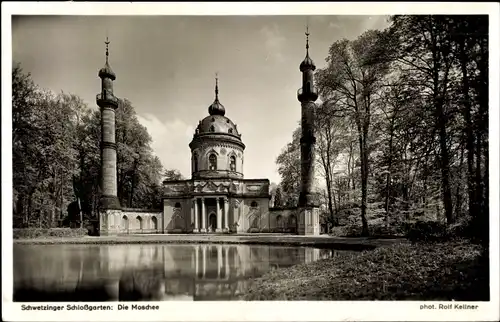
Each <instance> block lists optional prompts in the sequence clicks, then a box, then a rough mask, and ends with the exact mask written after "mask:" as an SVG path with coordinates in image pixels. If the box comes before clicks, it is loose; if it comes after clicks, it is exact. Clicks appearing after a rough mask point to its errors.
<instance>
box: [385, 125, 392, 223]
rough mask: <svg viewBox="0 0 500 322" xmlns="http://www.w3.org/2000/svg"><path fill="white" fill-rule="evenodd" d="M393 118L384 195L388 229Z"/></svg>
mask: <svg viewBox="0 0 500 322" xmlns="http://www.w3.org/2000/svg"><path fill="white" fill-rule="evenodd" d="M393 127H394V118H393V119H391V125H390V137H389V164H388V166H387V182H386V193H385V226H386V227H389V200H390V197H391V171H392V141H393V136H394V135H393V133H394V130H393Z"/></svg>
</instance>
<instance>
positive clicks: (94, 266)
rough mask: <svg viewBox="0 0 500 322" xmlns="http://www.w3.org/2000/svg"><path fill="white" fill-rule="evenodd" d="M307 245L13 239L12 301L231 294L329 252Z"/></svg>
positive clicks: (232, 296) (199, 297)
mask: <svg viewBox="0 0 500 322" xmlns="http://www.w3.org/2000/svg"><path fill="white" fill-rule="evenodd" d="M340 253H355V252H353V251H337V250H331V249H318V248H310V247H281V246H262V245H228V244H175V245H174V244H163V245H158V244H139V245H138V244H134V245H14V301H23V302H30V301H35V302H39V301H40V302H45V301H65V302H73V301H167V300H175V301H179V300H187V301H193V300H194V301H203V300H210V301H213V300H238V299H239V298H240V297H241V296H242V295H243V294H244V293H245V290H246V289H247V288H248V287H249V286H250V283H252V279H253V278H255V277H259V276H261V275H263V274H264V273H266V272H268V271H270V270H274V269H279V268H284V267H289V266H292V265H296V264H301V263H308V262H312V261H316V260H319V259H322V258H329V257H335V256H337V255H338V254H340Z"/></svg>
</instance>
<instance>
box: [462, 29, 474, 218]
mask: <svg viewBox="0 0 500 322" xmlns="http://www.w3.org/2000/svg"><path fill="white" fill-rule="evenodd" d="M465 46H466V45H465V39H464V38H462V39H461V43H460V68H461V71H462V94H463V95H464V101H463V105H464V108H463V115H464V119H465V133H466V149H467V195H468V202H469V215H472V214H474V212H475V211H474V209H475V204H476V202H475V200H474V190H475V187H474V128H473V124H472V117H471V101H470V95H469V90H470V86H469V75H468V73H467V55H466V51H465V50H466V48H465Z"/></svg>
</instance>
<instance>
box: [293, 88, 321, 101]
mask: <svg viewBox="0 0 500 322" xmlns="http://www.w3.org/2000/svg"><path fill="white" fill-rule="evenodd" d="M297 98H298V100H299V101H300V102H308V101H310V102H314V101H316V100H317V99H318V89H317V88H316V87H315V86H312V87H310V88H308V89H306V90H304V88H299V90H298V91H297Z"/></svg>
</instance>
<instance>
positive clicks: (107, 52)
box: [104, 36, 109, 64]
mask: <svg viewBox="0 0 500 322" xmlns="http://www.w3.org/2000/svg"><path fill="white" fill-rule="evenodd" d="M104 43H105V44H106V64H107V63H108V57H109V47H108V46H109V39H108V36H106V41H105V42H104Z"/></svg>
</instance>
